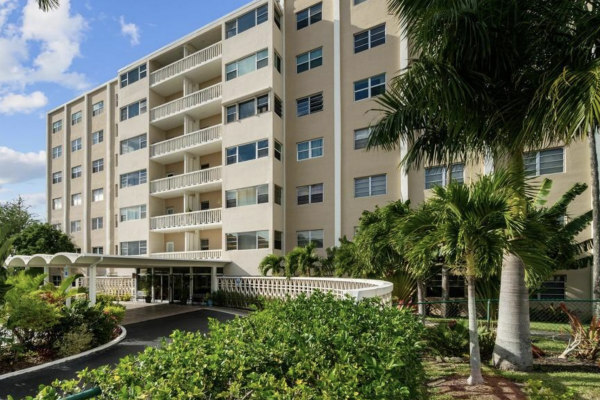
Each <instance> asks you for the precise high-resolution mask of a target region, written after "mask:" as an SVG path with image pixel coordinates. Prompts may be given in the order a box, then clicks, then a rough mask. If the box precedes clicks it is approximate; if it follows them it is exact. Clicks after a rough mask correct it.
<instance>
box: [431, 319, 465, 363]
mask: <svg viewBox="0 0 600 400" xmlns="http://www.w3.org/2000/svg"><path fill="white" fill-rule="evenodd" d="M425 337H426V340H427V348H428V349H429V351H430V352H431V353H432V354H434V355H436V356H442V357H462V356H464V355H465V354H468V353H469V329H468V328H467V327H466V326H465V325H463V324H461V323H459V322H456V321H448V322H440V323H439V324H437V325H435V326H433V327H430V328H427V333H426V334H425Z"/></svg>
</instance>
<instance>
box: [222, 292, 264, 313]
mask: <svg viewBox="0 0 600 400" xmlns="http://www.w3.org/2000/svg"><path fill="white" fill-rule="evenodd" d="M211 297H212V299H213V302H214V305H215V306H220V307H231V308H243V309H247V310H262V309H263V308H264V307H265V299H264V298H263V297H261V296H251V295H247V294H243V293H238V292H229V291H224V290H219V291H217V292H215V293H213V294H212V295H211Z"/></svg>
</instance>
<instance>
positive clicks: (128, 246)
mask: <svg viewBox="0 0 600 400" xmlns="http://www.w3.org/2000/svg"><path fill="white" fill-rule="evenodd" d="M119 247H120V248H121V255H122V256H139V255H143V254H146V241H145V240H136V241H133V242H121V243H120V246H119Z"/></svg>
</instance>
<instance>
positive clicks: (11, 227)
mask: <svg viewBox="0 0 600 400" xmlns="http://www.w3.org/2000/svg"><path fill="white" fill-rule="evenodd" d="M33 222H34V219H33V217H32V216H31V213H30V212H29V207H28V206H27V205H26V204H25V200H23V198H22V197H19V198H17V199H16V200H13V201H7V202H5V203H2V204H0V226H2V227H3V228H4V229H5V235H6V236H7V237H11V236H13V235H16V234H18V233H19V232H21V230H23V229H24V228H26V227H28V226H29V225H31V224H32V223H33Z"/></svg>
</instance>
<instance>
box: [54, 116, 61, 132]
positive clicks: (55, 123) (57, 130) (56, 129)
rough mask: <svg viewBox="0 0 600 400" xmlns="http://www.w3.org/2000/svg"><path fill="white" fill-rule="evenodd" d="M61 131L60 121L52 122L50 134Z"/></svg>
mask: <svg viewBox="0 0 600 400" xmlns="http://www.w3.org/2000/svg"><path fill="white" fill-rule="evenodd" d="M61 130H62V119H59V120H58V121H54V122H53V123H52V133H56V132H59V131H61Z"/></svg>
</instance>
